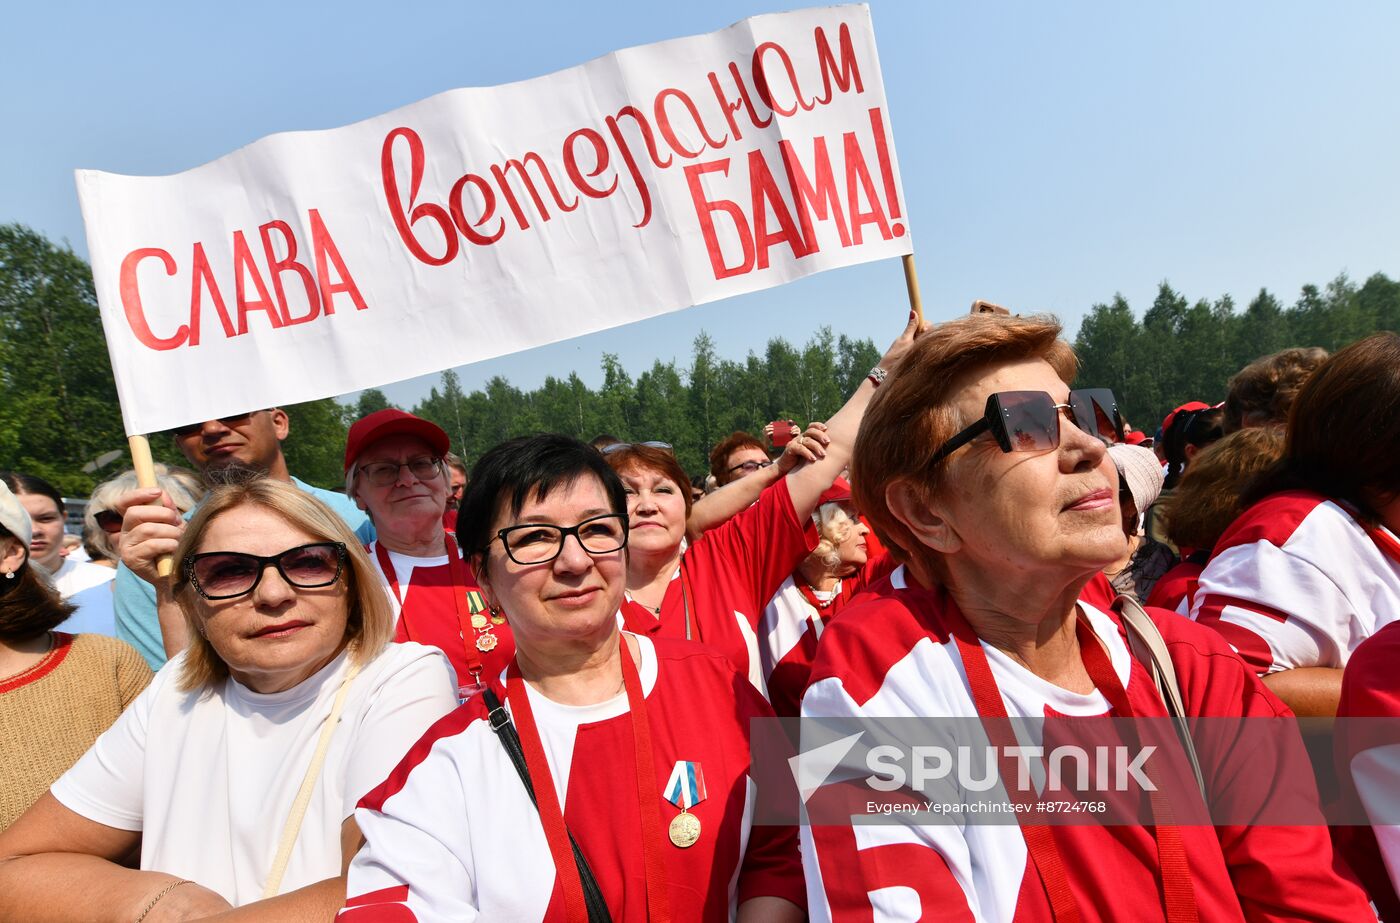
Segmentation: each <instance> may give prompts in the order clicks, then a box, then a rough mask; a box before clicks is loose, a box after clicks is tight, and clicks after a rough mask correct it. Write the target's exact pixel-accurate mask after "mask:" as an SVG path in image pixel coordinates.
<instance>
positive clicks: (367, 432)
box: [345, 407, 452, 472]
mask: <svg viewBox="0 0 1400 923" xmlns="http://www.w3.org/2000/svg"><path fill="white" fill-rule="evenodd" d="M399 435H406V436H417V437H418V438H419V439H422V440H423V441H424V442H426V443H427V444H428V445H429V446H430V447H431V448H432V450H433V451H434V452H436V453H437V454H438V455H446V454H447V452H448V450H449V449H450V448H451V447H452V441H451V440H450V439H448V438H447V433H446V432H444V431H443V429H442V427H440V426H438V425H437V424H436V423H431V422H429V421H427V420H424V419H423V418H422V417H415V416H414V415H413V414H411V413H405V412H404V411H402V410H396V409H395V408H393V407H390V408H388V409H386V410H376V411H375V412H374V413H372V414H370V415H369V416H367V417H361V418H360V419H358V420H356V421H355V422H354V423H352V424H351V425H350V433H349V435H347V436H346V438H345V470H346V471H347V472H348V471H349V470H350V466H351V465H353V464H354V463H355V459H357V458H359V457H360V453H361V452H363V451H364V450H365V449H366V448H368V447H369V446H370V444H371V443H374V442H377V441H379V440H380V439H383V438H384V437H385V436H399Z"/></svg>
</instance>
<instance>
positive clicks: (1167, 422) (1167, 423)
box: [1162, 401, 1210, 436]
mask: <svg viewBox="0 0 1400 923" xmlns="http://www.w3.org/2000/svg"><path fill="white" fill-rule="evenodd" d="M1209 409H1210V405H1209V404H1207V403H1205V402H1203V401H1187V402H1186V403H1184V404H1182V405H1181V406H1180V407H1178V408H1176V409H1175V410H1173V411H1172V412H1171V413H1169V414H1167V415H1166V417H1165V418H1163V420H1162V435H1163V436H1165V435H1166V434H1167V430H1169V429H1171V428H1172V421H1173V420H1175V419H1176V415H1177V414H1179V413H1181V412H1182V411H1183V410H1209Z"/></svg>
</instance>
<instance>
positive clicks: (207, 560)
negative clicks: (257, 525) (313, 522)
mask: <svg viewBox="0 0 1400 923" xmlns="http://www.w3.org/2000/svg"><path fill="white" fill-rule="evenodd" d="M345 557H346V551H345V546H344V545H342V544H341V543H340V542H312V543H311V544H309V545H298V546H297V547H295V548H288V549H287V550H286V551H283V552H281V553H280V554H271V555H266V556H263V555H256V554H245V553H243V552H241V551H206V552H204V553H202V554H192V555H188V556H187V557H186V558H185V560H184V561H183V562H182V564H183V565H184V573H185V578H186V579H187V580H189V582H190V585H191V586H193V587H194V589H195V592H197V593H198V594H199V595H200V596H203V597H204V598H205V599H233V598H234V597H235V596H244V595H246V594H248V593H251V592H253V590H255V589H256V588H257V586H258V584H259V583H261V582H262V578H263V574H264V573H266V572H267V569H268V567H269V566H271V567H275V568H277V573H279V574H281V575H282V579H283V580H285V581H287V583H289V584H290V585H292V586H294V587H297V588H298V589H302V590H313V589H315V588H316V587H323V586H330V585H331V584H332V583H335V582H336V581H337V580H339V579H340V572H341V570H343V569H344V567H345Z"/></svg>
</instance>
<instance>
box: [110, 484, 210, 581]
mask: <svg viewBox="0 0 1400 923" xmlns="http://www.w3.org/2000/svg"><path fill="white" fill-rule="evenodd" d="M155 469H156V485H157V486H159V487H160V489H161V490H163V491H165V492H166V493H167V494H169V495H170V499H171V501H172V502H173V503H174V504H175V508H176V509H178V510H179V511H180V512H181V513H182V514H183V513H188V512H189V511H190V510H192V509H194V508H195V507H196V506H198V505H199V501H200V500H201V499H203V498H204V494H205V491H206V490H207V489H208V488H207V487H205V485H204V482H203V481H202V480H200V478H199V475H197V474H195V473H194V472H193V471H191V470H190V469H188V468H181V467H179V466H177V465H164V464H161V463H160V462H157V463H156V466H155ZM138 486H140V485H138V484H137V483H136V472H135V471H133V470H130V469H128V470H126V471H123V472H121V473H120V474H118V475H116V476H114V477H111V478H108V479H107V480H105V481H103V482H102V483H101V484H98V485H97V486H96V487H94V488H93V490H92V496H90V497H88V503H87V510H86V511H85V512H84V513H83V535H84V536H85V537H86V538H87V540H88V541H90V542H92V544H93V545H94V546H95V547H96V549H97V550H98V552H100V553H101V554H103V555H105V556H106V557H107V558H108V559H110V560H113V561H115V560H116V559H117V551H116V549H115V548H113V547H112V542H111V540H110V539H108V538H107V533H106V532H105V531H103V529H102V527H101V526H99V525H98V524H97V514H98V513H100V512H102V511H103V510H110V509H112V507H113V505H114V504H115V503H116V502H117V497H119V496H121V495H122V494H124V493H126V492H127V491H128V490H135V489H136V488H137V487H138Z"/></svg>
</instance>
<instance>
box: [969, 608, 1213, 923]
mask: <svg viewBox="0 0 1400 923" xmlns="http://www.w3.org/2000/svg"><path fill="white" fill-rule="evenodd" d="M947 604H948V609H947V612H948V614H949V616H950V620H951V622H952V627H953V636H954V638H955V639H956V641H957V645H958V653H959V655H960V656H961V657H962V662H963V669H964V670H965V671H966V673H967V679H968V685H969V686H970V687H971V691H972V700H973V702H974V704H975V705H976V707H977V716H978V717H979V718H993V719H1000V720H996V721H993V723H992V726H991V727H988V728H986V731H987V736H988V737H989V738H991V742H992V745H993V746H995V747H997V752H998V753H1000V754H1002V756H1001V758H1000V762H1001V773H1002V778H1008V779H1009V778H1011V776H1010V773H1011V772H1013V771H1015V769H1016V765H1015V762H1014V759H1013V758H1012V757H1010V756H1007V755H1006V754H1007V753H1008V752H1009V751H1008V750H1007V748H1008V747H1014V746H1016V740H1015V737H1014V735H1013V734H1012V732H1011V726H1010V723H1009V716H1008V715H1007V713H1006V703H1005V702H1004V701H1003V700H1002V697H1001V690H1000V689H999V688H998V686H997V681H996V677H995V676H994V675H993V674H992V668H991V665H990V664H989V663H988V662H987V655H986V653H985V652H984V651H983V650H982V644H981V642H980V641H979V640H978V639H977V636H976V634H975V633H974V632H973V631H972V627H971V626H970V625H968V623H967V620H966V618H964V617H963V614H962V612H961V611H959V609H958V607H957V604H956V603H954V602H953V601H952V599H948V600H947ZM1075 631H1076V633H1077V636H1078V639H1079V651H1080V656H1081V657H1082V658H1083V661H1084V669H1085V670H1086V672H1088V674H1089V678H1090V679H1091V680H1092V681H1093V683H1094V686H1095V687H1096V688H1097V689H1098V690H1099V692H1100V693H1102V694H1103V696H1104V698H1105V699H1107V700H1108V703H1109V705H1111V706H1112V707H1113V709H1114V711H1115V712H1117V713H1118V717H1120V718H1131V717H1133V710H1132V706H1131V705H1130V703H1129V702H1128V694H1127V691H1126V690H1125V689H1124V688H1123V684H1122V683H1120V682H1119V681H1118V674H1117V673H1116V672H1114V670H1113V665H1112V663H1111V662H1110V661H1109V659H1108V654H1107V653H1106V652H1105V651H1104V649H1103V647H1102V646H1101V645H1100V643H1099V641H1098V639H1097V637H1096V636H1095V635H1094V633H1093V631H1092V630H1090V629H1089V627H1088V625H1087V624H1086V623H1085V622H1084V621H1083V620H1082V619H1081V620H1079V621H1078V623H1077V624H1076V626H1075ZM1015 797H1016V798H1017V799H1018V800H1021V801H1027V802H1028V801H1029V798H1028V796H1027V795H1025V794H1022V793H1019V792H1018V793H1017V795H1016V796H1015ZM1149 800H1150V803H1151V806H1152V816H1153V819H1154V821H1155V822H1154V823H1153V824H1152V825H1151V828H1150V829H1151V831H1152V838H1153V840H1154V841H1155V842H1156V844H1157V857H1158V871H1157V877H1158V883H1159V885H1160V886H1161V889H1162V895H1163V899H1164V900H1163V903H1164V905H1165V910H1166V917H1167V920H1168V923H1190V921H1194V920H1196V919H1197V918H1198V917H1197V913H1196V905H1195V897H1194V889H1193V888H1192V886H1191V870H1190V865H1189V864H1188V862H1187V860H1186V850H1185V847H1184V846H1183V845H1182V842H1181V833H1180V830H1179V829H1178V828H1177V827H1176V826H1174V825H1172V824H1171V811H1170V809H1169V807H1168V805H1167V804H1166V802H1165V799H1164V798H1162V797H1161V796H1160V793H1159V792H1151V793H1149ZM1016 817H1017V822H1018V823H1019V824H1021V835H1022V836H1023V837H1024V838H1025V841H1026V850H1027V852H1029V853H1030V856H1031V861H1032V862H1034V864H1035V867H1036V871H1037V872H1038V873H1039V875H1040V880H1041V884H1043V885H1044V887H1045V893H1046V897H1047V898H1048V899H1049V901H1050V911H1051V914H1052V915H1053V917H1054V919H1055V923H1078V921H1079V919H1080V916H1079V908H1078V907H1077V906H1076V905H1075V902H1074V895H1073V893H1072V891H1071V890H1070V886H1069V876H1068V875H1067V874H1066V873H1065V866H1064V860H1063V858H1062V857H1061V855H1060V849H1059V846H1058V845H1057V844H1056V843H1055V836H1054V832H1053V830H1052V828H1051V827H1049V826H1046V825H1044V824H1037V823H1031V824H1025V823H1022V822H1021V821H1020V818H1021V815H1020V814H1019V813H1018V814H1017V815H1016Z"/></svg>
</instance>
